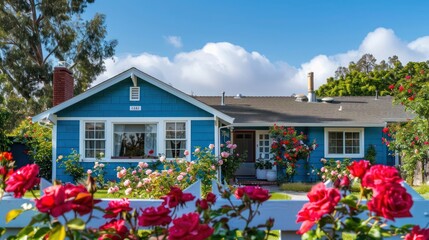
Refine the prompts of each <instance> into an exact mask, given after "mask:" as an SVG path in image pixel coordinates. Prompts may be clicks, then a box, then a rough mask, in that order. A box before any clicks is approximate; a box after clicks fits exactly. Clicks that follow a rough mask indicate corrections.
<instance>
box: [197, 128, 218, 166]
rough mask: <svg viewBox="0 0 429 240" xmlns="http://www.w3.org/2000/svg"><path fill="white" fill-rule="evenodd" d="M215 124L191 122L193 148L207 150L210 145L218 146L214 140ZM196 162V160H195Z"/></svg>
mask: <svg viewBox="0 0 429 240" xmlns="http://www.w3.org/2000/svg"><path fill="white" fill-rule="evenodd" d="M214 129H215V122H214V121H213V120H203V121H200V120H199V121H197V120H193V121H191V148H192V151H193V150H194V148H195V147H201V148H206V147H208V146H209V145H210V144H217V143H216V142H215V139H214V131H215V130H214ZM193 160H194V159H193Z"/></svg>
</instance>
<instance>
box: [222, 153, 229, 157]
mask: <svg viewBox="0 0 429 240" xmlns="http://www.w3.org/2000/svg"><path fill="white" fill-rule="evenodd" d="M220 156H221V157H222V158H227V157H229V152H221V153H220Z"/></svg>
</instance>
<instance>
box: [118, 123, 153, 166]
mask: <svg viewBox="0 0 429 240" xmlns="http://www.w3.org/2000/svg"><path fill="white" fill-rule="evenodd" d="M113 129H114V144H113V155H114V157H141V158H146V157H147V156H148V155H149V152H151V151H153V153H152V154H151V155H150V156H156V155H157V152H156V124H115V125H114V127H113ZM154 130H155V132H153V131H154Z"/></svg>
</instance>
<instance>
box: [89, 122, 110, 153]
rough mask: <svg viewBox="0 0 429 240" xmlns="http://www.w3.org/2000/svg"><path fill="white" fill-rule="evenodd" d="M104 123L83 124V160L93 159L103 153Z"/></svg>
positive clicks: (104, 144)
mask: <svg viewBox="0 0 429 240" xmlns="http://www.w3.org/2000/svg"><path fill="white" fill-rule="evenodd" d="M105 135H106V134H105V123H104V122H85V140H84V141H85V158H95V157H96V156H98V155H99V154H100V153H103V154H104V152H105V146H106V139H105Z"/></svg>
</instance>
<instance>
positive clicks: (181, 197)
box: [161, 187, 195, 208]
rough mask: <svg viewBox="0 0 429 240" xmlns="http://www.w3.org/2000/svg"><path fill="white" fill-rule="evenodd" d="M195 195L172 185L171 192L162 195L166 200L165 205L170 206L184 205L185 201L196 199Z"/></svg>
mask: <svg viewBox="0 0 429 240" xmlns="http://www.w3.org/2000/svg"><path fill="white" fill-rule="evenodd" d="M194 198H195V196H194V195H192V194H191V193H184V192H182V190H181V189H180V188H177V187H171V188H170V192H169V193H168V194H167V195H166V196H163V197H161V199H163V200H164V202H163V203H162V204H163V205H167V206H168V207H169V208H174V207H177V205H183V204H185V202H189V201H192V200H194Z"/></svg>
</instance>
